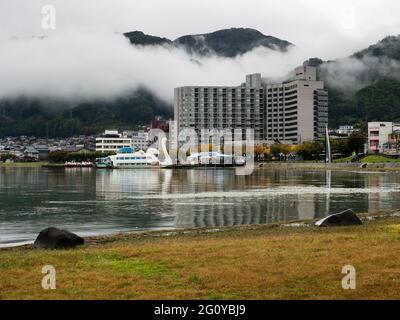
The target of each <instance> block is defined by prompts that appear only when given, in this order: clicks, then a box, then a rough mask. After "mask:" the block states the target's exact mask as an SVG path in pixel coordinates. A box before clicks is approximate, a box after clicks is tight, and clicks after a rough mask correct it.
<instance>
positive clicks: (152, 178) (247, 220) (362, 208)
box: [0, 167, 400, 246]
mask: <svg viewBox="0 0 400 320" xmlns="http://www.w3.org/2000/svg"><path fill="white" fill-rule="evenodd" d="M343 207H346V208H353V209H354V210H355V211H356V212H376V211H379V210H382V209H394V208H399V207H400V174H397V173H368V172H357V171H354V172H349V171H311V170H293V169H289V170H257V171H256V172H255V173H253V174H252V175H251V176H236V175H235V171H234V170H232V169H214V170H205V169H193V170H152V169H149V170H94V169H90V168H89V169H66V170H64V169H45V168H4V167H3V168H0V246H9V245H15V244H22V243H26V242H30V241H32V240H34V239H35V238H36V236H37V234H38V233H39V232H40V230H42V229H44V228H46V227H49V226H56V227H60V228H66V229H68V230H70V231H72V232H75V233H77V234H79V235H81V236H89V235H101V234H110V233H116V232H120V231H141V230H150V229H151V230H154V229H168V228H186V227H206V226H231V225H240V224H265V223H273V222H279V221H292V220H297V219H314V218H318V217H324V216H325V215H327V214H328V213H329V212H332V211H333V210H336V209H339V208H343Z"/></svg>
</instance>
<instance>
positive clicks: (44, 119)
mask: <svg viewBox="0 0 400 320" xmlns="http://www.w3.org/2000/svg"><path fill="white" fill-rule="evenodd" d="M67 108H68V109H67ZM158 115H159V116H163V117H165V118H169V117H171V116H172V106H170V105H168V104H166V103H165V102H164V101H162V100H160V99H158V98H156V97H155V96H154V95H153V94H152V93H150V92H149V91H147V90H146V89H139V90H137V91H136V92H134V93H132V94H130V95H127V96H125V97H120V98H116V99H115V100H112V101H91V102H84V103H77V104H74V105H73V106H72V107H71V106H70V105H68V106H67V103H66V102H65V101H57V100H56V101H51V102H49V101H47V100H41V99H33V98H23V97H21V98H18V99H12V100H2V101H0V137H3V136H19V135H34V136H41V137H44V136H49V137H69V136H72V135H78V134H95V133H99V132H101V131H103V130H104V129H107V128H116V129H132V128H134V127H135V126H137V125H143V124H145V125H148V124H150V121H151V120H153V119H154V117H155V116H158Z"/></svg>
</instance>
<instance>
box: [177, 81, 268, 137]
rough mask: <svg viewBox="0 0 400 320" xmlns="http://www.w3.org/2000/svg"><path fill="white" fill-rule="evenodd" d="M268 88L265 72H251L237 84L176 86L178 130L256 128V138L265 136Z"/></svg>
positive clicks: (243, 134) (243, 129)
mask: <svg viewBox="0 0 400 320" xmlns="http://www.w3.org/2000/svg"><path fill="white" fill-rule="evenodd" d="M264 90H265V89H264V87H263V86H262V83H261V74H253V75H248V76H247V77H246V83H243V84H242V85H241V86H237V87H181V88H176V89H175V106H174V120H175V121H176V122H177V126H178V128H177V129H178V132H180V131H181V130H183V129H185V128H192V129H194V130H195V131H196V132H197V133H200V131H201V129H218V130H225V129H229V130H231V131H232V133H233V130H238V131H239V130H241V133H242V138H245V132H246V129H248V128H252V129H254V132H255V136H254V139H255V140H263V138H264V110H265V108H264V103H265V97H264Z"/></svg>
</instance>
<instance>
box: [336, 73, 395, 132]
mask: <svg viewBox="0 0 400 320" xmlns="http://www.w3.org/2000/svg"><path fill="white" fill-rule="evenodd" d="M329 118H330V119H329V120H330V125H331V126H339V125H341V124H347V123H351V124H357V123H359V122H367V121H400V80H396V79H382V80H379V81H377V82H375V83H374V84H372V85H370V86H368V87H365V88H363V89H361V90H359V91H358V92H357V93H355V94H354V95H353V96H352V97H351V98H350V99H346V98H343V96H342V95H341V94H340V93H338V92H337V91H335V90H330V91H329Z"/></svg>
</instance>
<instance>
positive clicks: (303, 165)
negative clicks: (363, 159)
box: [257, 162, 400, 171]
mask: <svg viewBox="0 0 400 320" xmlns="http://www.w3.org/2000/svg"><path fill="white" fill-rule="evenodd" d="M261 165H262V169H297V170H300V169H308V170H312V169H314V170H315V169H319V170H355V169H357V170H358V169H360V170H366V171H368V170H394V171H396V170H399V171H400V163H398V162H388V163H368V164H365V163H356V162H349V163H331V164H326V163H320V162H266V163H262V164H259V163H258V164H257V167H260V166H261Z"/></svg>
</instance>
